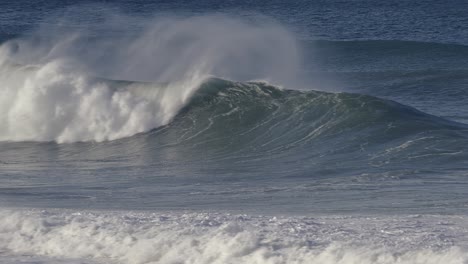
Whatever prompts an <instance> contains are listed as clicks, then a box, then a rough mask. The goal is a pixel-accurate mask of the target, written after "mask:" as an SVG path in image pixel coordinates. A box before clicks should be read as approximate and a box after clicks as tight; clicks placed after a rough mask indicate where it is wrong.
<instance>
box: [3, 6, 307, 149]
mask: <svg viewBox="0 0 468 264" xmlns="http://www.w3.org/2000/svg"><path fill="white" fill-rule="evenodd" d="M103 19H104V22H102V26H101V27H99V29H90V28H85V29H83V28H82V29H73V30H72V29H70V28H69V27H67V26H66V25H67V23H65V22H64V23H61V22H60V21H59V22H57V21H54V23H53V24H50V23H49V24H47V23H46V24H45V25H44V26H42V27H40V28H39V29H38V30H36V31H35V32H33V33H30V34H29V35H27V36H24V37H21V38H18V39H13V40H10V41H7V42H6V43H4V44H3V45H2V46H1V47H0V83H1V86H0V98H1V99H0V100H1V101H0V113H1V114H0V122H1V123H2V126H1V128H0V140H2V141H56V142H59V143H63V142H76V141H104V140H113V139H118V138H122V137H128V136H131V135H134V134H136V133H140V132H145V131H149V130H151V129H153V128H156V127H159V126H161V125H165V124H167V123H168V122H169V121H170V120H171V119H172V118H173V117H174V116H175V115H176V114H177V112H178V111H179V110H180V108H181V107H183V106H184V105H185V103H186V102H187V100H188V98H189V97H190V95H191V94H192V93H193V92H194V90H195V89H196V88H198V86H199V85H200V84H201V82H202V81H203V80H205V79H206V78H207V77H209V76H220V77H224V78H229V79H235V80H250V79H271V80H273V79H275V80H278V82H277V83H279V82H282V81H287V80H293V79H294V78H292V75H293V74H294V72H296V70H297V66H298V61H299V54H298V48H297V45H296V41H295V39H294V37H293V36H292V35H291V34H290V33H288V31H287V30H286V29H285V28H283V27H281V26H279V25H277V24H275V23H273V22H271V21H270V22H268V21H264V22H262V23H253V22H252V23H251V22H246V21H242V20H239V19H233V18H229V17H225V16H220V15H206V16H199V17H188V18H187V17H185V18H182V17H178V18H174V17H172V18H171V17H165V18H158V19H154V20H151V21H150V22H148V21H145V22H144V23H143V22H142V23H137V21H136V19H133V18H128V17H124V16H123V15H122V16H116V15H113V16H112V17H111V18H108V19H107V18H106V17H105V16H104V18H103ZM65 21H66V20H65ZM134 24H138V26H133V27H130V26H129V27H128V28H126V25H134ZM51 25H53V26H51ZM116 31H119V32H118V33H115V32H116ZM270 77H271V78H270ZM106 79H107V80H106ZM111 80H129V81H131V82H123V81H111ZM142 82H144V83H142Z"/></svg>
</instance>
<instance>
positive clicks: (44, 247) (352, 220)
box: [0, 210, 468, 264]
mask: <svg viewBox="0 0 468 264" xmlns="http://www.w3.org/2000/svg"><path fill="white" fill-rule="evenodd" d="M466 220H467V218H466V217H462V216H450V217H448V216H398V217H383V216H381V217H364V216H359V217H357V216H354V217H352V216H348V217H265V216H256V217H255V216H247V215H229V214H221V213H186V214H180V213H166V214H162V213H144V212H140V213H135V212H133V213H131V212H69V211H68V212H65V211H25V210H2V211H0V252H3V254H2V255H4V256H9V258H10V259H13V258H15V256H16V259H21V256H28V257H29V258H30V257H31V256H36V257H51V258H52V257H53V258H55V259H57V258H58V259H60V258H62V259H71V260H73V261H75V260H76V259H81V260H82V261H83V262H85V261H86V262H91V261H95V262H100V263H321V264H332V263H333V264H335V263H336V264H338V263H340V264H351V263H353V264H358V263H359V264H366V263H369V264H370V263H373V264H376V263H381V264H390V263H408V264H410V263H411V264H418V263H420V264H422V263H424V264H428V263H433V264H440V263H443V264H463V263H467V262H468V253H467V252H468V251H467V249H468V247H467V245H468V244H467V235H468V229H467V227H468V226H467V221H466ZM5 259H6V258H5ZM73 261H70V262H73Z"/></svg>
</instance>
